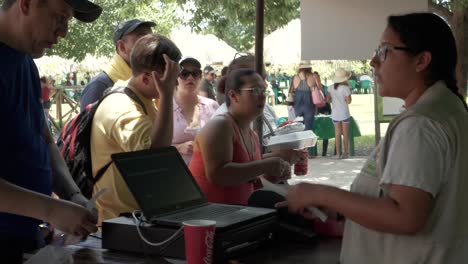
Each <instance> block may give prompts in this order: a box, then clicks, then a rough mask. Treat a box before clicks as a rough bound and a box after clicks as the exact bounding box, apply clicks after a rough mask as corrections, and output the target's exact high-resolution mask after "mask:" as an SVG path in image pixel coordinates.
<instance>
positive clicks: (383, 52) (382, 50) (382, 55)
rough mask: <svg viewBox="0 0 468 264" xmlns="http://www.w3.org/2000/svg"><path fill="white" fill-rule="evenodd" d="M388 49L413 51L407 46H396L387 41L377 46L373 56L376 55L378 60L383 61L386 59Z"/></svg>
mask: <svg viewBox="0 0 468 264" xmlns="http://www.w3.org/2000/svg"><path fill="white" fill-rule="evenodd" d="M389 50H400V51H406V52H409V53H414V51H413V50H412V49H410V48H408V47H398V46H394V45H392V44H389V43H385V44H383V45H382V46H379V47H378V48H377V49H376V50H375V52H374V56H377V58H379V60H380V62H384V61H385V60H386V59H387V53H388V51H389Z"/></svg>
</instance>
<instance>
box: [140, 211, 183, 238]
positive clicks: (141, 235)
mask: <svg viewBox="0 0 468 264" xmlns="http://www.w3.org/2000/svg"><path fill="white" fill-rule="evenodd" d="M137 212H138V211H133V212H132V216H133V220H135V226H136V229H137V232H138V235H139V236H140V238H141V240H143V242H145V243H146V244H148V245H150V246H153V247H160V246H162V245H164V244H166V243H168V242H170V241H172V240H173V239H174V238H175V237H176V236H177V235H178V234H180V233H181V232H182V231H183V230H184V227H183V226H182V227H180V228H179V229H178V230H177V231H176V232H175V233H174V234H173V235H172V236H170V237H169V238H168V239H166V240H164V241H162V242H158V243H153V242H150V241H149V240H147V239H146V238H145V237H144V236H143V233H141V230H140V223H138V222H139V220H138V217H137V216H136V213H137ZM140 213H141V212H140Z"/></svg>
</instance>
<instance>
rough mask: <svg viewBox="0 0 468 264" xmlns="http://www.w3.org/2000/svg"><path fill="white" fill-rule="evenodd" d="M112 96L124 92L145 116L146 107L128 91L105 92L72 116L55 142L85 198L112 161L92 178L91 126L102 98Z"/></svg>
mask: <svg viewBox="0 0 468 264" xmlns="http://www.w3.org/2000/svg"><path fill="white" fill-rule="evenodd" d="M114 93H124V94H126V95H128V97H130V98H131V99H132V100H133V101H135V102H136V103H138V104H139V105H140V106H141V107H142V108H143V111H144V112H145V114H148V113H147V112H146V109H145V106H144V104H143V102H142V101H141V100H140V98H138V96H137V95H136V94H135V93H134V92H133V91H132V90H130V89H129V88H118V89H114V90H111V89H108V90H107V91H106V92H105V93H104V96H103V97H102V98H101V99H100V100H99V101H97V102H95V103H93V104H90V105H88V106H86V109H85V110H84V111H82V112H81V113H79V114H78V115H76V116H75V117H73V118H72V119H71V120H69V121H68V122H67V123H65V126H63V128H62V131H61V133H60V136H59V138H58V140H57V146H58V148H59V150H60V152H61V154H62V157H63V159H64V160H65V163H66V164H67V167H68V169H69V170H70V173H71V175H72V177H73V180H74V181H75V183H76V185H78V187H79V188H80V190H81V193H82V194H83V195H84V196H85V197H86V198H88V199H89V198H91V196H92V195H93V187H94V184H96V182H97V181H99V179H100V178H101V177H102V175H103V174H104V172H106V170H107V168H108V167H109V166H110V165H111V163H112V162H109V163H108V164H106V165H105V166H104V167H102V168H101V169H99V171H98V173H97V174H96V176H94V177H93V174H92V165H91V127H92V124H93V118H94V115H95V114H96V110H97V108H98V107H99V104H101V102H102V101H104V99H105V98H106V97H107V96H109V95H111V94H114Z"/></svg>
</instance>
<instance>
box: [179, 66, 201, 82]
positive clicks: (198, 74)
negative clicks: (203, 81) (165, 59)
mask: <svg viewBox="0 0 468 264" xmlns="http://www.w3.org/2000/svg"><path fill="white" fill-rule="evenodd" d="M201 73H202V71H201V70H193V71H189V70H187V69H184V68H181V70H180V72H179V78H181V79H182V80H187V78H188V77H189V76H190V75H192V77H193V78H194V79H199V78H200V77H201Z"/></svg>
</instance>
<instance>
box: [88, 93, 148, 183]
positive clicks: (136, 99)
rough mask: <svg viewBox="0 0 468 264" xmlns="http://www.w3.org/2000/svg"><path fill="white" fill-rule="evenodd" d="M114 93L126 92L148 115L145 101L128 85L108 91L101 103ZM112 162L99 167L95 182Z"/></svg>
mask: <svg viewBox="0 0 468 264" xmlns="http://www.w3.org/2000/svg"><path fill="white" fill-rule="evenodd" d="M113 93H124V94H126V95H127V96H128V97H130V99H132V100H133V101H134V102H136V103H138V104H139V105H140V106H141V108H143V112H145V115H148V111H146V107H145V104H144V103H143V101H141V99H140V98H139V97H138V95H136V94H135V92H134V91H132V90H131V89H130V88H128V87H125V88H122V87H121V88H118V89H116V90H113V91H108V93H106V94H105V95H104V97H103V98H102V99H101V100H100V101H99V103H101V102H102V101H104V98H106V97H107V96H109V95H111V94H113ZM111 164H112V160H111V161H109V163H107V164H106V165H104V167H102V168H101V169H99V171H98V172H97V174H96V176H95V177H94V183H95V184H96V182H98V181H99V180H100V179H101V178H102V176H103V175H104V173H105V172H106V171H107V169H108V168H109V166H110V165H111Z"/></svg>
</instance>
